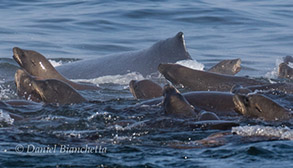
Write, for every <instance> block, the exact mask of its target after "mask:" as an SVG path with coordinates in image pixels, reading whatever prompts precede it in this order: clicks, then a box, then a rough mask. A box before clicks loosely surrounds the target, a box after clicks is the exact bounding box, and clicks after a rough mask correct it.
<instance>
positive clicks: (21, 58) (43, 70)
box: [13, 47, 56, 79]
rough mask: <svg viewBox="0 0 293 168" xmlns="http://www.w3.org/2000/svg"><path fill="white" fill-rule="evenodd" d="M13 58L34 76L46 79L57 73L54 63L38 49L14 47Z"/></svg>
mask: <svg viewBox="0 0 293 168" xmlns="http://www.w3.org/2000/svg"><path fill="white" fill-rule="evenodd" d="M13 58H14V60H15V61H16V62H17V63H18V64H19V65H20V66H21V67H22V68H23V69H25V70H26V71H27V72H28V73H29V74H31V75H33V76H38V77H42V78H44V79H46V78H52V74H55V71H56V70H55V68H54V67H53V66H52V64H51V63H50V62H49V61H48V60H47V59H46V58H45V57H44V56H43V55H42V54H40V53H38V52H36V51H32V50H23V49H20V48H18V47H14V48H13Z"/></svg>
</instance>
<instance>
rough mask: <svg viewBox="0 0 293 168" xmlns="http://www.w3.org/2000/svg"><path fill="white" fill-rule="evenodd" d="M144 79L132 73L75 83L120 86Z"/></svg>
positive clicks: (78, 80) (81, 80) (138, 74)
mask: <svg viewBox="0 0 293 168" xmlns="http://www.w3.org/2000/svg"><path fill="white" fill-rule="evenodd" d="M143 79H144V77H143V76H142V75H141V74H140V73H137V72H131V73H128V74H125V75H107V76H102V77H99V78H95V79H77V80H73V81H75V82H89V83H93V84H97V85H99V84H105V83H113V84H120V85H128V84H129V82H130V81H131V80H143Z"/></svg>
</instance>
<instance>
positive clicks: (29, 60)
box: [13, 47, 99, 90]
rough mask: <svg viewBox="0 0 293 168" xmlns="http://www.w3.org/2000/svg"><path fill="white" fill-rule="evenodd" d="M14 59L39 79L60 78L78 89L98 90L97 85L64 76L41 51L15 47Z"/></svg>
mask: <svg viewBox="0 0 293 168" xmlns="http://www.w3.org/2000/svg"><path fill="white" fill-rule="evenodd" d="M13 58H14V60H15V61H16V62H17V63H18V64H19V66H21V67H22V68H23V69H25V70H26V71H27V72H28V73H29V74H30V75H32V76H36V77H38V78H39V79H43V80H45V79H58V80H60V81H63V82H65V83H68V84H69V85H71V86H72V87H73V88H75V89H77V90H97V89H99V88H98V87H97V86H95V85H89V84H81V83H76V82H72V81H70V80H68V79H66V78H65V77H64V76H62V75H61V74H60V73H59V72H58V71H57V70H56V69H55V68H54V67H53V66H52V64H51V63H50V62H49V61H48V60H47V59H46V58H45V57H44V56H43V55H42V54H40V53H38V52H36V51H32V50H23V49H20V48H18V47H14V48H13Z"/></svg>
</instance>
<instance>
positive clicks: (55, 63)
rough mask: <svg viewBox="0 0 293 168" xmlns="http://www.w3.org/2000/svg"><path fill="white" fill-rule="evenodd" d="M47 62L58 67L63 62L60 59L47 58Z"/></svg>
mask: <svg viewBox="0 0 293 168" xmlns="http://www.w3.org/2000/svg"><path fill="white" fill-rule="evenodd" d="M49 62H50V63H51V64H52V65H53V67H58V66H60V65H62V64H63V63H62V61H55V60H49Z"/></svg>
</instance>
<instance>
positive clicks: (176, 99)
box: [163, 85, 199, 118]
mask: <svg viewBox="0 0 293 168" xmlns="http://www.w3.org/2000/svg"><path fill="white" fill-rule="evenodd" d="M163 95H164V101H163V107H164V109H165V113H166V114H168V115H173V116H176V117H183V118H187V117H188V118H190V117H194V118H196V117H197V114H196V113H195V111H194V110H195V108H194V107H193V106H192V105H190V104H189V103H188V101H187V100H186V99H185V98H184V97H183V96H182V95H181V94H180V92H179V91H178V90H177V89H175V88H174V87H173V86H170V85H166V86H165V87H164V91H163ZM198 112H199V111H198Z"/></svg>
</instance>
